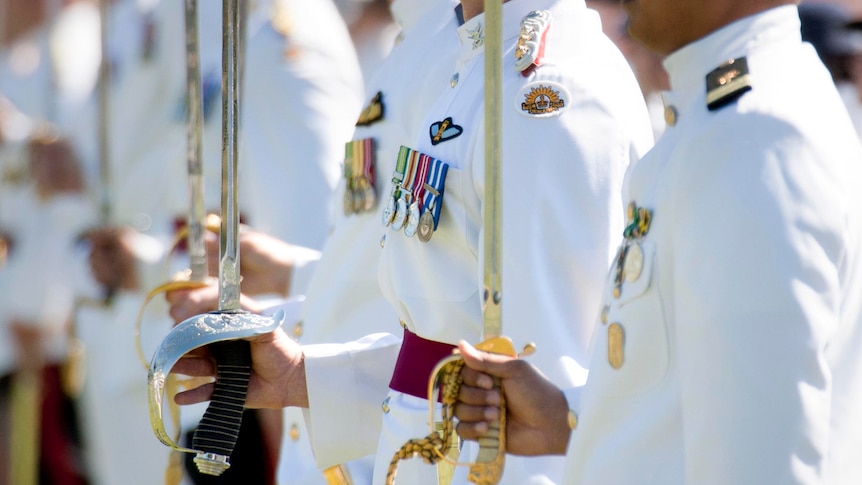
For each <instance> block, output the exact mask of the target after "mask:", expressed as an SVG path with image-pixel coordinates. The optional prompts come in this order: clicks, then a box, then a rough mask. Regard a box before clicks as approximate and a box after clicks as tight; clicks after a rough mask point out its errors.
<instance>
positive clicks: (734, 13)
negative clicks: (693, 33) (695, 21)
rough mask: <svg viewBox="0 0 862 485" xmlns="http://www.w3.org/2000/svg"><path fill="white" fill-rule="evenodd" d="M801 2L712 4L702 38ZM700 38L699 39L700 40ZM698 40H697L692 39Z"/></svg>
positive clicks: (746, 0) (749, 0)
mask: <svg viewBox="0 0 862 485" xmlns="http://www.w3.org/2000/svg"><path fill="white" fill-rule="evenodd" d="M798 3H799V0H740V1H736V2H711V6H712V13H711V14H710V15H704V16H703V19H704V20H705V22H704V23H703V24H702V25H701V27H702V29H701V32H700V33H701V35H700V37H705V36H707V35H709V34H711V33H713V32H715V31H716V30H719V29H721V28H722V27H724V26H726V25H729V24H732V23H733V22H736V21H737V20H740V19H743V18H745V17H748V16H751V15H755V14H758V13H761V12H764V11H766V10H769V9H771V8H775V7H780V6H783V5H796V4H798ZM700 37H698V38H700ZM691 40H692V41H693V40H696V39H691Z"/></svg>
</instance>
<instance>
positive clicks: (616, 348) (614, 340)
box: [608, 323, 625, 369]
mask: <svg viewBox="0 0 862 485" xmlns="http://www.w3.org/2000/svg"><path fill="white" fill-rule="evenodd" d="M624 344H625V330H623V326H622V325H620V324H619V323H612V324H611V325H610V326H609V327H608V363H609V364H610V365H611V367H613V368H614V369H619V368H620V367H622V366H623V362H624V360H625V357H624V355H623V346H624Z"/></svg>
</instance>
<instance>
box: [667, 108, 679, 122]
mask: <svg viewBox="0 0 862 485" xmlns="http://www.w3.org/2000/svg"><path fill="white" fill-rule="evenodd" d="M677 116H678V113H677V112H676V108H674V107H673V106H670V105H668V106H665V107H664V122H665V123H667V126H674V125H676V119H677Z"/></svg>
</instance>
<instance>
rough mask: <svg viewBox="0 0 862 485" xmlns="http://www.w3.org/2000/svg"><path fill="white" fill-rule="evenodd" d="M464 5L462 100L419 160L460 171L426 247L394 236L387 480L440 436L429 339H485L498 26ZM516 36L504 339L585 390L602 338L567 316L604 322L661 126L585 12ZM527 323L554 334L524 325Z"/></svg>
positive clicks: (537, 474)
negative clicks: (608, 289)
mask: <svg viewBox="0 0 862 485" xmlns="http://www.w3.org/2000/svg"><path fill="white" fill-rule="evenodd" d="M462 6H463V12H464V17H465V20H466V22H465V23H464V24H463V25H462V26H460V27H459V29H458V36H459V39H460V43H461V48H460V54H459V58H458V60H457V61H456V64H455V65H454V66H453V71H452V77H451V81H450V89H447V90H446V92H444V93H443V95H442V96H441V97H440V98H439V99H438V100H437V101H436V102H435V104H434V105H433V106H432V107H431V109H430V110H429V111H428V116H427V117H426V118H425V123H424V125H425V129H424V130H422V132H420V135H419V136H418V137H417V138H416V139H415V141H414V144H413V145H412V146H411V147H410V148H411V149H415V150H416V151H417V152H420V153H422V154H426V155H428V156H429V157H433V159H436V160H439V161H442V162H444V163H446V164H448V172H447V175H446V181H445V187H442V186H438V187H436V188H437V190H438V191H440V192H441V193H442V194H443V195H442V197H440V198H439V200H437V201H436V203H441V204H442V212H441V213H440V214H439V223H438V225H437V229H436V231H434V232H433V235H432V237H431V238H430V240H428V241H427V242H426V241H423V240H422V239H421V238H420V237H419V236H420V235H421V234H417V236H416V237H409V234H408V230H409V227H406V228H405V229H404V230H397V227H396V231H395V232H393V231H391V229H392V227H395V226H398V217H399V216H398V215H396V216H395V219H396V220H395V222H393V223H392V224H390V227H389V228H387V235H386V242H385V247H384V249H383V253H382V256H381V265H380V284H381V288H382V289H383V293H384V295H385V296H386V297H387V299H388V300H389V301H390V303H391V304H392V305H393V306H394V307H395V308H396V310H397V312H398V315H399V318H400V319H401V321H402V322H403V325H404V326H405V339H404V342H405V343H403V344H402V347H401V352H400V355H399V360H398V362H397V363H396V370H395V373H394V375H393V378H392V381H391V383H390V388H391V389H392V392H391V393H390V395H389V396H388V398H387V400H388V402H387V404H388V406H389V408H390V411H389V412H388V413H386V414H385V415H384V418H383V432H382V435H381V442H380V445H379V448H378V461H377V465H376V467H375V483H382V480H383V479H384V477H385V475H386V472H387V469H388V466H389V463H390V460H391V459H392V456H393V455H394V454H395V452H396V451H397V450H398V448H400V447H401V446H402V445H403V444H404V443H405V442H406V441H407V440H408V439H410V438H418V437H422V436H425V435H427V434H428V425H427V423H426V421H427V406H428V404H427V401H426V400H425V399H424V398H423V396H424V395H425V388H426V386H427V382H428V377H429V376H428V373H429V372H430V368H431V367H433V365H434V364H436V359H434V360H432V361H429V362H424V361H422V358H421V357H420V358H417V357H416V356H417V354H419V355H421V354H422V350H420V349H424V348H426V346H428V345H429V344H428V343H427V342H428V341H431V342H432V343H431V344H430V345H431V346H435V347H437V348H441V347H442V348H445V347H446V344H450V345H451V344H455V343H457V341H458V340H459V339H466V340H469V341H472V342H478V341H479V340H480V339H481V337H482V333H481V330H482V329H481V320H482V319H481V304H480V295H481V291H482V282H481V265H480V262H481V260H482V245H481V244H480V241H481V238H480V235H481V232H482V226H483V224H482V211H483V209H482V208H483V204H482V201H483V194H484V155H483V152H484V143H483V141H482V140H483V138H484V137H483V120H484V118H483V116H482V113H483V105H484V103H483V93H484V89H483V87H484V77H483V75H482V73H483V69H482V63H483V59H484V56H483V55H482V54H483V52H484V16H483V15H482V14H481V3H479V2H462ZM531 28H532V29H534V35H535V37H536V38H537V39H538V44H539V47H538V50H539V51H542V50H543V51H544V53H543V56H541V55H539V54H533V52H532V51H526V52H524V51H522V50H519V48H523V49H527V47H528V46H527V45H525V43H524V38H525V37H529V36H530V30H529V29H531ZM503 39H504V40H503V42H504V44H503V52H504V60H503V98H502V100H501V104H502V116H503V118H502V126H503V135H502V144H503V145H502V160H501V161H500V162H501V167H502V183H503V187H502V193H503V194H504V197H503V207H502V209H501V211H502V218H503V223H502V224H503V226H502V227H503V234H502V238H503V240H502V245H503V246H502V247H503V254H502V261H504V264H503V275H502V279H503V285H504V286H503V294H504V295H506V296H505V304H504V305H503V308H504V315H503V327H504V333H506V334H507V335H508V336H510V337H511V338H512V339H513V340H514V341H515V342H516V345H524V344H526V343H528V342H535V343H536V345H537V347H538V348H539V349H540V351H539V352H538V354H537V355H535V359H536V360H537V362H541V363H543V364H544V367H545V368H546V369H547V372H548V373H549V375H550V376H551V378H552V379H553V380H554V381H555V382H559V383H560V384H561V385H576V384H579V383H582V382H583V380H584V379H585V377H586V368H587V351H586V349H587V345H588V342H589V340H590V338H591V334H592V325H586V324H585V325H580V326H575V325H570V323H569V322H570V320H569V319H570V318H572V317H575V318H583V320H580V321H584V322H587V321H589V319H588V317H590V316H593V315H594V314H595V313H596V311H597V305H596V301H597V297H598V291H597V289H598V288H599V285H598V282H599V281H601V278H602V274H603V272H604V269H605V265H606V263H607V262H608V261H610V258H611V256H612V247H613V244H614V242H615V238H616V235H615V233H616V231H617V230H618V229H620V228H621V223H622V207H621V201H620V197H619V195H620V190H621V186H622V178H623V174H624V172H625V170H626V168H627V166H628V165H629V163H630V162H631V161H633V160H636V159H637V158H638V157H639V156H640V155H641V154H643V153H645V151H646V150H647V149H648V148H649V147H650V146H651V142H652V136H651V130H650V129H649V126H650V125H649V120H648V117H647V114H646V110H645V107H644V103H643V98H642V96H641V95H640V91H639V89H638V87H637V83H636V81H635V79H634V77H633V75H632V73H631V70H630V69H629V67H628V65H627V63H626V62H625V60H624V59H623V57H622V55H621V54H620V52H619V51H618V50H617V49H616V48H615V47H614V46H613V44H612V43H611V41H610V40H609V39H608V38H607V37H605V35H604V34H603V33H602V30H601V23H600V20H599V18H598V15H597V14H596V13H595V12H594V11H592V10H588V9H586V7H585V6H584V4H583V2H568V1H566V2H554V1H547V2H536V1H524V0H513V1H510V2H507V3H505V4H504V5H503ZM519 54H522V55H523V56H521V55H519ZM530 61H532V62H530ZM409 172H410V168H409V166H408V168H407V170H406V174H405V181H406V180H408V179H409V178H410V175H409ZM393 177H395V175H393ZM405 183H406V182H405ZM429 210H431V208H429ZM528 319H534V320H535V321H538V322H541V324H540V325H535V326H530V327H528V326H526V325H522V324H520V322H524V321H527V320H528ZM515 322H518V323H515ZM572 343H574V345H572ZM441 344H443V345H442V346H441ZM567 344H568V345H567ZM414 345H416V348H414ZM573 348H575V349H579V350H575V351H574V352H572V350H573ZM446 352H448V350H447V351H446ZM444 355H445V353H444ZM436 356H437V358H439V357H440V356H441V355H440V354H436ZM429 364H430V365H429ZM418 369H423V370H424V373H423V372H422V371H419V370H418ZM417 383H418V384H419V385H418V389H419V390H420V392H418V393H417V392H416V391H417V388H416V384H417ZM469 448H470V447H467V448H466V449H467V450H469ZM462 456H465V457H466V456H469V451H468V453H462ZM561 465H562V460H560V459H554V458H541V459H535V458H534V459H513V460H509V462H508V466H507V468H506V471H505V473H504V476H503V482H504V483H513V484H514V483H518V484H521V483H553V482H556V481H558V480H559V479H560V477H561V476H562V470H561ZM402 466H403V469H402V468H401V467H399V470H398V475H399V477H400V479H401V480H403V483H435V482H436V477H435V476H434V473H431V472H430V470H429V469H428V467H427V466H426V465H424V464H422V463H421V462H420V460H414V461H413V462H408V463H405V464H404V465H402ZM411 467H412V468H413V470H411ZM461 470H464V469H463V468H462V469H461ZM411 471H412V473H411ZM465 473H466V472H465ZM414 474H415V475H414Z"/></svg>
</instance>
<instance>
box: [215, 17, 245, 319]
mask: <svg viewBox="0 0 862 485" xmlns="http://www.w3.org/2000/svg"><path fill="white" fill-rule="evenodd" d="M238 3H239V1H238V0H224V7H223V8H224V12H223V28H222V31H223V34H222V95H223V96H224V102H223V103H222V189H221V212H222V214H221V231H220V232H221V234H220V237H219V310H222V311H224V310H240V308H241V307H240V300H239V295H240V289H239V281H240V272H239V243H238V239H239V209H238V203H237V185H238V184H237V166H238V158H239V143H238V133H239V92H240V89H239V85H240V76H239V69H238V67H239V65H238V58H237V56H238V53H239V46H240V38H239V5H238Z"/></svg>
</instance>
